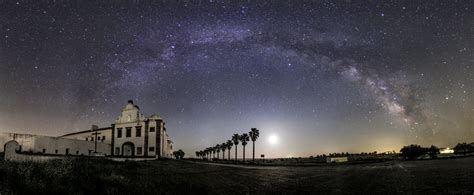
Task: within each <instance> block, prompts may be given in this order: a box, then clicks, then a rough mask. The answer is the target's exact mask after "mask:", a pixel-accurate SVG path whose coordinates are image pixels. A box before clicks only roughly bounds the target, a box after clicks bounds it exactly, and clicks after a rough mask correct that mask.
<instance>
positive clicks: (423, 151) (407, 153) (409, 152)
mask: <svg viewBox="0 0 474 195" xmlns="http://www.w3.org/2000/svg"><path fill="white" fill-rule="evenodd" d="M453 150H454V154H463V155H467V154H472V153H474V143H470V144H467V143H458V144H457V145H456V146H455V147H454V148H453ZM400 153H401V156H402V157H403V158H404V159H408V160H414V159H417V158H419V157H421V156H424V155H429V156H430V157H431V158H437V157H438V154H439V153H440V149H439V148H438V147H436V146H433V145H432V146H431V147H429V148H425V147H421V146H420V145H416V144H411V145H408V146H404V147H403V148H402V149H401V150H400Z"/></svg>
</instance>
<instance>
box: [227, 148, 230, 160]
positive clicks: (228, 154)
mask: <svg viewBox="0 0 474 195" xmlns="http://www.w3.org/2000/svg"><path fill="white" fill-rule="evenodd" d="M227 160H230V149H229V151H228V152H227Z"/></svg>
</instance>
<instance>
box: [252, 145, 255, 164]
mask: <svg viewBox="0 0 474 195" xmlns="http://www.w3.org/2000/svg"><path fill="white" fill-rule="evenodd" d="M252 144H253V145H252V147H253V150H252V151H253V152H252V161H253V162H255V142H254V141H253V142H252Z"/></svg>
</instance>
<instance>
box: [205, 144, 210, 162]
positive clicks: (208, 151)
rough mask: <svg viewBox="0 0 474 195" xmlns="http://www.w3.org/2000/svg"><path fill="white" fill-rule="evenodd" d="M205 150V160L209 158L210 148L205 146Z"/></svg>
mask: <svg viewBox="0 0 474 195" xmlns="http://www.w3.org/2000/svg"><path fill="white" fill-rule="evenodd" d="M205 151H206V158H207V160H209V159H210V158H211V148H210V147H207V148H206V150H205Z"/></svg>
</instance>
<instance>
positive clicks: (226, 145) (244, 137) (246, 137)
mask: <svg viewBox="0 0 474 195" xmlns="http://www.w3.org/2000/svg"><path fill="white" fill-rule="evenodd" d="M259 136H260V132H259V130H258V129H257V128H251V129H250V132H249V133H243V134H241V135H239V134H234V135H232V138H231V139H230V140H227V141H226V142H223V143H222V144H217V145H215V146H211V147H207V148H206V149H204V150H201V151H196V156H197V157H200V158H202V159H205V158H206V159H210V158H212V159H214V158H216V156H215V154H216V153H217V159H219V158H220V157H219V156H220V152H221V151H222V159H223V160H224V159H225V156H224V154H225V151H226V150H227V151H228V154H227V159H228V160H230V149H232V146H235V159H234V160H237V146H238V145H239V143H242V148H243V161H244V162H245V146H246V145H247V143H248V142H249V141H250V140H252V144H253V147H252V148H253V153H252V160H253V161H255V141H257V139H258V137H259Z"/></svg>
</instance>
